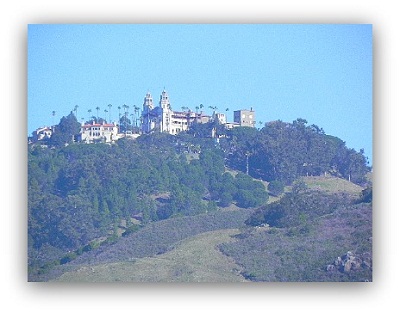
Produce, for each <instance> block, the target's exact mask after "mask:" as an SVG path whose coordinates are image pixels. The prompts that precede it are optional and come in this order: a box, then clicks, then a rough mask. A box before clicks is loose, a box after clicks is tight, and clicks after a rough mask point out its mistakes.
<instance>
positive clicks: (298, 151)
mask: <svg viewBox="0 0 400 313" xmlns="http://www.w3.org/2000/svg"><path fill="white" fill-rule="evenodd" d="M126 122H127V123H126V124H128V121H126ZM306 124H307V122H306V121H305V120H302V119H298V120H296V121H294V122H293V123H292V124H289V123H284V122H281V121H277V122H271V123H268V124H266V125H265V127H264V128H262V129H260V130H258V129H256V128H250V127H238V128H234V129H231V130H227V129H225V128H224V127H223V126H222V125H219V124H218V123H215V122H213V123H207V124H197V125H195V126H194V127H192V128H191V129H190V130H189V131H188V132H182V133H180V134H179V135H177V136H172V135H169V134H165V133H152V134H148V135H141V136H139V137H138V138H137V139H136V140H132V139H128V138H123V139H120V140H118V141H117V142H116V143H115V144H105V143H97V144H91V145H87V144H80V143H74V140H73V138H74V135H76V134H77V133H78V132H79V123H78V122H77V121H76V118H75V116H74V115H73V114H72V113H71V114H70V115H68V116H67V117H63V118H62V119H61V120H60V123H59V125H57V126H56V127H55V132H54V134H53V136H52V138H51V139H50V140H48V141H46V142H44V143H45V144H47V146H46V145H36V144H33V145H30V146H29V149H28V246H29V249H28V258H29V265H30V267H31V268H36V269H37V268H40V267H42V268H43V266H45V265H46V264H57V263H58V264H64V263H69V262H71V261H72V260H74V259H75V258H76V257H77V256H79V255H81V254H82V253H84V252H85V253H86V252H89V251H91V250H94V249H95V248H98V247H99V246H100V245H102V244H104V243H105V244H108V243H114V242H115V241H116V240H117V239H118V236H119V235H120V230H121V228H123V229H124V231H125V233H124V234H123V237H129V236H131V235H132V234H133V233H136V232H137V231H138V230H139V229H140V227H138V225H137V224H135V222H137V221H140V224H141V226H144V225H148V224H149V223H150V222H155V221H160V220H165V219H169V218H172V217H183V216H195V215H199V214H201V213H208V214H210V212H213V211H216V210H217V209H218V207H228V206H230V205H231V204H232V203H234V204H236V205H237V206H238V207H240V208H250V209H252V208H259V207H260V209H259V210H256V211H255V213H254V214H252V215H251V216H250V217H249V218H248V220H247V224H248V225H253V226H254V225H261V224H264V223H268V224H270V225H271V226H277V227H292V228H293V227H297V226H301V225H308V224H309V222H310V221H312V220H314V219H315V218H317V217H318V216H322V215H324V214H329V213H331V212H333V211H334V210H335V209H336V208H337V207H340V206H341V205H342V204H344V203H345V202H346V201H347V199H345V198H343V197H336V198H335V197H331V196H328V195H325V194H323V193H318V192H311V191H304V190H303V189H302V186H300V185H296V186H294V187H293V188H292V192H290V193H288V194H285V195H284V196H283V197H282V199H281V201H279V202H277V203H273V204H270V205H266V203H267V201H268V193H267V191H266V189H265V185H264V183H262V182H261V181H260V180H255V179H253V178H258V179H262V180H267V181H269V182H270V183H269V186H268V189H269V192H270V193H271V194H272V195H275V196H279V195H281V194H282V193H283V191H284V186H285V184H291V183H292V182H293V181H294V180H295V179H296V178H298V177H300V176H305V175H321V174H324V173H326V172H329V173H330V174H331V175H336V176H339V177H345V178H346V179H349V180H351V181H353V182H356V183H359V184H362V183H364V179H365V173H366V172H367V171H368V166H367V161H366V159H365V157H364V156H363V152H362V151H360V152H356V151H355V150H353V149H349V148H347V147H346V145H345V143H344V142H343V141H342V140H340V139H339V138H336V137H332V136H328V135H326V134H325V133H324V132H323V130H322V129H320V128H318V127H317V126H315V125H312V126H306ZM212 133H214V134H217V138H211V134H212ZM229 169H235V170H236V171H231V170H229ZM231 173H237V174H231ZM245 173H248V174H249V175H251V176H252V177H251V176H249V175H247V174H245ZM371 200H372V189H371V188H370V189H366V190H365V192H364V194H363V199H362V200H360V202H368V201H371ZM304 229H305V230H307V229H306V228H304ZM302 231H303V230H302ZM101 240H102V241H101ZM49 262H50V263H49ZM51 262H56V263H51Z"/></svg>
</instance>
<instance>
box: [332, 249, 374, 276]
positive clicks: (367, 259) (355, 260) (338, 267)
mask: <svg viewBox="0 0 400 313" xmlns="http://www.w3.org/2000/svg"><path fill="white" fill-rule="evenodd" d="M365 268H366V269H372V256H371V254H370V253H363V254H361V255H356V254H354V253H353V252H351V251H348V252H347V253H346V254H345V255H342V256H341V257H340V256H339V257H337V258H336V260H335V261H334V262H332V263H331V264H328V265H327V266H326V271H328V272H333V271H340V272H342V273H349V272H351V271H357V270H360V269H365Z"/></svg>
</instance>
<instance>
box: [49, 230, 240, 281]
mask: <svg viewBox="0 0 400 313" xmlns="http://www.w3.org/2000/svg"><path fill="white" fill-rule="evenodd" d="M238 233H239V230H237V229H225V230H216V231H210V232H206V233H202V234H199V235H196V236H193V237H190V238H187V239H184V240H182V241H181V242H179V243H177V244H176V245H175V247H174V248H173V249H172V250H171V251H168V252H166V253H164V254H160V255H157V256H154V257H145V258H141V259H135V260H134V261H132V262H119V263H109V264H101V265H97V266H92V267H90V266H84V267H82V268H80V269H79V270H77V271H73V272H68V273H65V274H63V275H62V276H60V277H59V278H58V279H57V281H64V282H78V281H81V282H245V281H246V280H245V279H244V278H243V277H242V276H241V275H240V274H239V273H240V271H241V268H240V267H239V266H238V265H236V264H235V263H234V261H233V260H232V259H231V258H228V257H227V256H225V255H224V254H222V253H221V252H220V251H219V250H218V248H217V246H218V245H219V244H221V243H226V242H231V241H233V240H234V239H232V237H231V236H233V235H236V234H238Z"/></svg>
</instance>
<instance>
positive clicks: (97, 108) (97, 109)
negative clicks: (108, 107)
mask: <svg viewBox="0 0 400 313" xmlns="http://www.w3.org/2000/svg"><path fill="white" fill-rule="evenodd" d="M99 110H100V108H99V107H96V111H97V121H96V123H97V122H98V121H99Z"/></svg>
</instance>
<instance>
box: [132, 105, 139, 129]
mask: <svg viewBox="0 0 400 313" xmlns="http://www.w3.org/2000/svg"><path fill="white" fill-rule="evenodd" d="M133 109H134V111H135V113H136V117H135V126H136V127H137V121H138V119H139V109H140V108H139V107H138V106H136V105H134V106H133Z"/></svg>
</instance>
